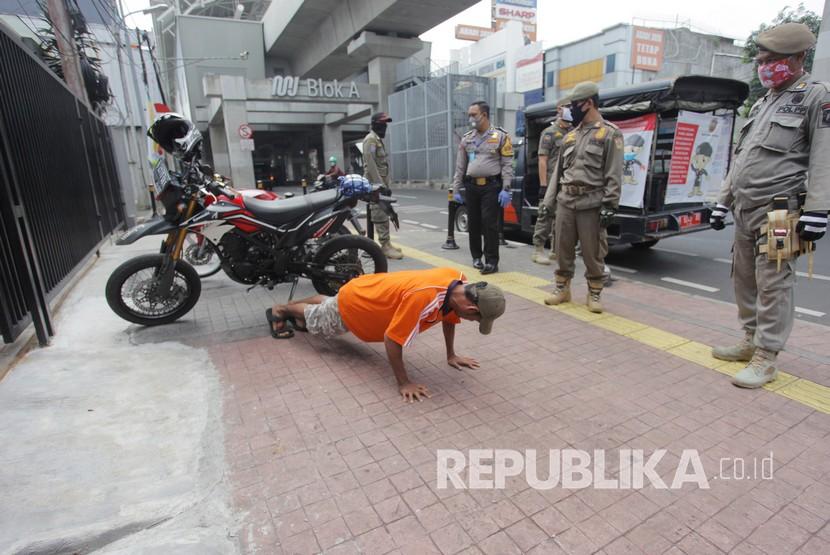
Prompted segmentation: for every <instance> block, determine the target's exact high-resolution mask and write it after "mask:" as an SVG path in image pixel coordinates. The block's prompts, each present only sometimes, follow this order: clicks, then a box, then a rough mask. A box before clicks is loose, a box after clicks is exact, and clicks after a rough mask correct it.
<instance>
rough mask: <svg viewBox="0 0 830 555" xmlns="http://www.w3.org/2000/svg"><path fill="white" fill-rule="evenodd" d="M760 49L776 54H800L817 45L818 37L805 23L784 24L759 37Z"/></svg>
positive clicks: (757, 41)
mask: <svg viewBox="0 0 830 555" xmlns="http://www.w3.org/2000/svg"><path fill="white" fill-rule="evenodd" d="M755 42H756V43H758V46H759V47H760V48H763V49H764V50H769V51H770V52H775V53H776V54H799V53H801V52H804V51H805V50H809V49H810V48H812V47H813V46H815V45H816V37H815V35H814V34H813V32H812V31H810V28H809V27H807V26H806V25H804V24H803V23H782V24H781V25H778V26H777V27H773V28H772V29H769V30H768V31H764V32H763V33H761V34H760V35H758V39H757V40H756V41H755Z"/></svg>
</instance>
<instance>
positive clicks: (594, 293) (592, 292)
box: [585, 287, 602, 314]
mask: <svg viewBox="0 0 830 555" xmlns="http://www.w3.org/2000/svg"><path fill="white" fill-rule="evenodd" d="M601 293H602V288H596V287H588V296H587V297H586V299H585V305H586V306H587V307H588V310H590V311H591V312H593V313H595V314H601V313H602V301H601V300H600V298H599V297H600V294H601Z"/></svg>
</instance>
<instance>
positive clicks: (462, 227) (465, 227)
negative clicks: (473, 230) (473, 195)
mask: <svg viewBox="0 0 830 555" xmlns="http://www.w3.org/2000/svg"><path fill="white" fill-rule="evenodd" d="M455 230H456V231H463V232H465V233H466V232H467V231H469V230H470V221H469V219H468V217H467V207H466V206H459V207H458V210H457V211H456V213H455Z"/></svg>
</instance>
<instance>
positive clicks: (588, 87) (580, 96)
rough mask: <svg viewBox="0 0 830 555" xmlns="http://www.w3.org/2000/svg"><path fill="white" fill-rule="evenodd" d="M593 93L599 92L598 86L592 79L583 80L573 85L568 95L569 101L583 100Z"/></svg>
mask: <svg viewBox="0 0 830 555" xmlns="http://www.w3.org/2000/svg"><path fill="white" fill-rule="evenodd" d="M595 94H599V87H598V86H597V84H596V83H594V82H593V81H583V82H582V83H580V84H578V85H577V86H575V87H574V90H572V91H571V94H570V95H568V96H570V99H571V102H574V101H579V100H585V99H586V98H591V97H592V96H594V95H595Z"/></svg>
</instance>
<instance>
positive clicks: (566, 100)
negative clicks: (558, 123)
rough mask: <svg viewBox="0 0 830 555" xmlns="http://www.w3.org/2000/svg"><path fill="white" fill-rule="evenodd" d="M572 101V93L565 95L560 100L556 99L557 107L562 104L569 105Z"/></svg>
mask: <svg viewBox="0 0 830 555" xmlns="http://www.w3.org/2000/svg"><path fill="white" fill-rule="evenodd" d="M570 103H571V95H569V94H568V95H565V96H563V97H562V98H560V99H559V100H557V101H556V107H557V108H559V107H560V106H567V105H568V104H570Z"/></svg>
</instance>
